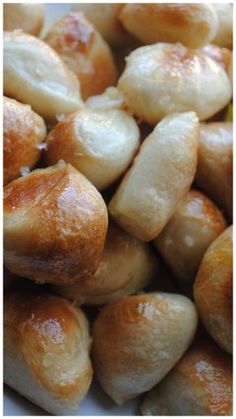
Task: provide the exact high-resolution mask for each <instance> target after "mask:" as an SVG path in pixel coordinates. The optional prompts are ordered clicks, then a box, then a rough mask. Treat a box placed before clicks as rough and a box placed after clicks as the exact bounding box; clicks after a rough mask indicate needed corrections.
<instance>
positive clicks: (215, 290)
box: [194, 226, 233, 353]
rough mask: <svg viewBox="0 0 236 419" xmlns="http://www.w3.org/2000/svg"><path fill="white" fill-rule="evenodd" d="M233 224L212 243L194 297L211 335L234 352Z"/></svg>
mask: <svg viewBox="0 0 236 419" xmlns="http://www.w3.org/2000/svg"><path fill="white" fill-rule="evenodd" d="M232 234H233V228H232V226H230V227H228V228H227V229H226V230H225V231H224V232H223V233H222V234H221V235H220V236H219V237H217V239H216V240H215V241H214V242H213V243H212V244H211V245H210V247H209V248H208V249H207V251H206V253H205V254H204V256H203V259H202V262H201V265H200V268H199V271H198V274H197V278H196V280H195V283H194V300H195V303H196V307H197V310H198V312H199V316H200V318H201V320H202V322H203V323H204V325H205V327H206V329H207V330H208V332H209V334H210V335H211V336H212V337H213V338H214V339H215V341H216V342H217V343H218V345H219V346H220V347H221V348H223V349H224V350H225V351H227V352H229V353H232V303H233V301H232V276H233V266H232V264H233V260H232V258H233V248H232V247H233V243H232V239H233V237H232Z"/></svg>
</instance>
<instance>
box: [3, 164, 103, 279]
mask: <svg viewBox="0 0 236 419" xmlns="http://www.w3.org/2000/svg"><path fill="white" fill-rule="evenodd" d="M106 230H107V209H106V205H105V203H104V201H103V199H102V197H101V195H100V194H99V192H98V191H97V190H96V188H95V187H94V186H93V185H92V184H91V183H90V182H89V181H88V180H87V179H86V178H85V177H84V176H83V175H82V174H81V173H79V172H78V171H77V170H76V169H74V168H73V167H72V166H71V165H69V164H67V165H66V164H65V163H62V164H61V165H56V166H53V167H48V168H46V169H39V170H35V171H33V172H31V173H30V174H29V175H28V176H26V177H23V178H20V179H17V180H15V181H13V182H11V183H10V184H9V185H7V186H6V187H5V190H4V234H5V254H4V256H5V263H6V266H7V267H8V268H9V270H10V271H12V272H14V273H17V274H18V275H21V276H23V277H24V276H25V277H26V278H30V279H34V280H37V281H39V282H53V283H56V284H59V285H62V284H64V285H66V284H69V283H74V282H75V281H78V280H79V279H81V280H82V279H85V278H86V277H88V276H90V275H91V274H92V273H94V272H95V270H96V269H97V267H98V264H99V262H100V259H101V256H102V251H103V246H104V241H105V236H106ZM22 238H23V239H22Z"/></svg>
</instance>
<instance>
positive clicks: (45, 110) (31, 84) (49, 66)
mask: <svg viewBox="0 0 236 419" xmlns="http://www.w3.org/2000/svg"><path fill="white" fill-rule="evenodd" d="M3 56H4V59H3V74H4V77H3V79H4V83H3V84H4V94H5V95H6V96H10V97H13V98H14V99H17V100H19V101H20V102H23V103H27V104H29V105H31V106H32V108H33V110H34V111H36V112H37V113H39V114H40V115H41V116H43V117H44V118H46V119H55V118H56V115H57V114H68V113H71V112H73V111H75V110H77V109H80V108H81V107H82V106H83V103H82V100H81V97H80V86H79V82H78V80H77V78H76V76H75V75H74V74H73V73H72V72H71V71H70V70H69V68H68V67H67V66H66V64H64V63H63V61H62V60H61V58H60V57H59V56H58V55H57V53H56V52H55V51H54V50H53V49H52V48H50V47H49V46H48V45H47V44H45V42H43V41H41V40H40V39H38V38H35V37H34V36H32V35H28V34H25V33H23V32H19V31H14V32H5V33H4V37H3Z"/></svg>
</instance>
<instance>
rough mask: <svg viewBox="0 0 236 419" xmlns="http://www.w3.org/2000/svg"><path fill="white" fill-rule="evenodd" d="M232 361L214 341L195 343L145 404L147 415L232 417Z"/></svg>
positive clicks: (152, 391) (150, 394)
mask: <svg viewBox="0 0 236 419" xmlns="http://www.w3.org/2000/svg"><path fill="white" fill-rule="evenodd" d="M232 390H233V389H232V361H231V357H230V356H229V355H227V354H226V353H224V352H223V351H221V350H220V349H219V348H217V346H216V345H214V343H213V342H212V341H205V342H203V341H202V342H198V343H195V344H194V345H193V346H192V347H191V348H190V349H189V350H188V352H187V353H186V354H185V355H184V356H183V358H181V360H180V361H179V362H178V364H177V365H176V366H175V367H174V368H173V370H171V372H170V373H169V374H168V375H167V376H166V377H165V378H164V380H163V381H162V382H161V383H159V384H158V385H157V386H156V387H154V388H153V389H152V390H151V391H150V393H148V395H147V396H146V397H145V399H144V402H143V404H142V405H141V412H142V414H143V415H144V416H171V415H174V416H188V417H189V416H200V415H203V416H231V415H232V396H233V394H232Z"/></svg>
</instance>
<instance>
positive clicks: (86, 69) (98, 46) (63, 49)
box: [44, 13, 116, 99]
mask: <svg viewBox="0 0 236 419" xmlns="http://www.w3.org/2000/svg"><path fill="white" fill-rule="evenodd" d="M44 40H45V42H47V44H49V45H50V46H51V47H52V48H53V49H54V50H55V51H56V52H57V53H58V54H59V55H60V57H61V58H62V60H63V61H64V62H65V63H66V64H67V65H68V67H69V68H70V69H71V70H72V71H73V72H74V73H75V74H76V76H77V77H78V80H79V81H80V87H81V95H82V97H83V99H86V98H87V97H89V96H91V95H96V94H99V93H102V92H103V91H104V90H105V88H106V87H108V86H113V85H114V84H115V82H116V68H115V64H114V61H113V57H112V52H111V50H110V48H109V46H108V45H107V44H106V42H105V41H104V40H103V38H102V37H101V35H100V34H99V32H97V31H96V29H95V28H94V27H93V26H92V25H91V24H90V23H89V22H88V21H87V19H85V17H84V16H83V14H82V13H69V14H68V15H66V16H64V17H63V18H62V19H61V20H59V21H57V22H56V23H55V24H54V26H53V27H52V28H51V29H50V31H49V32H48V33H47V36H46V37H45V39H44Z"/></svg>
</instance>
